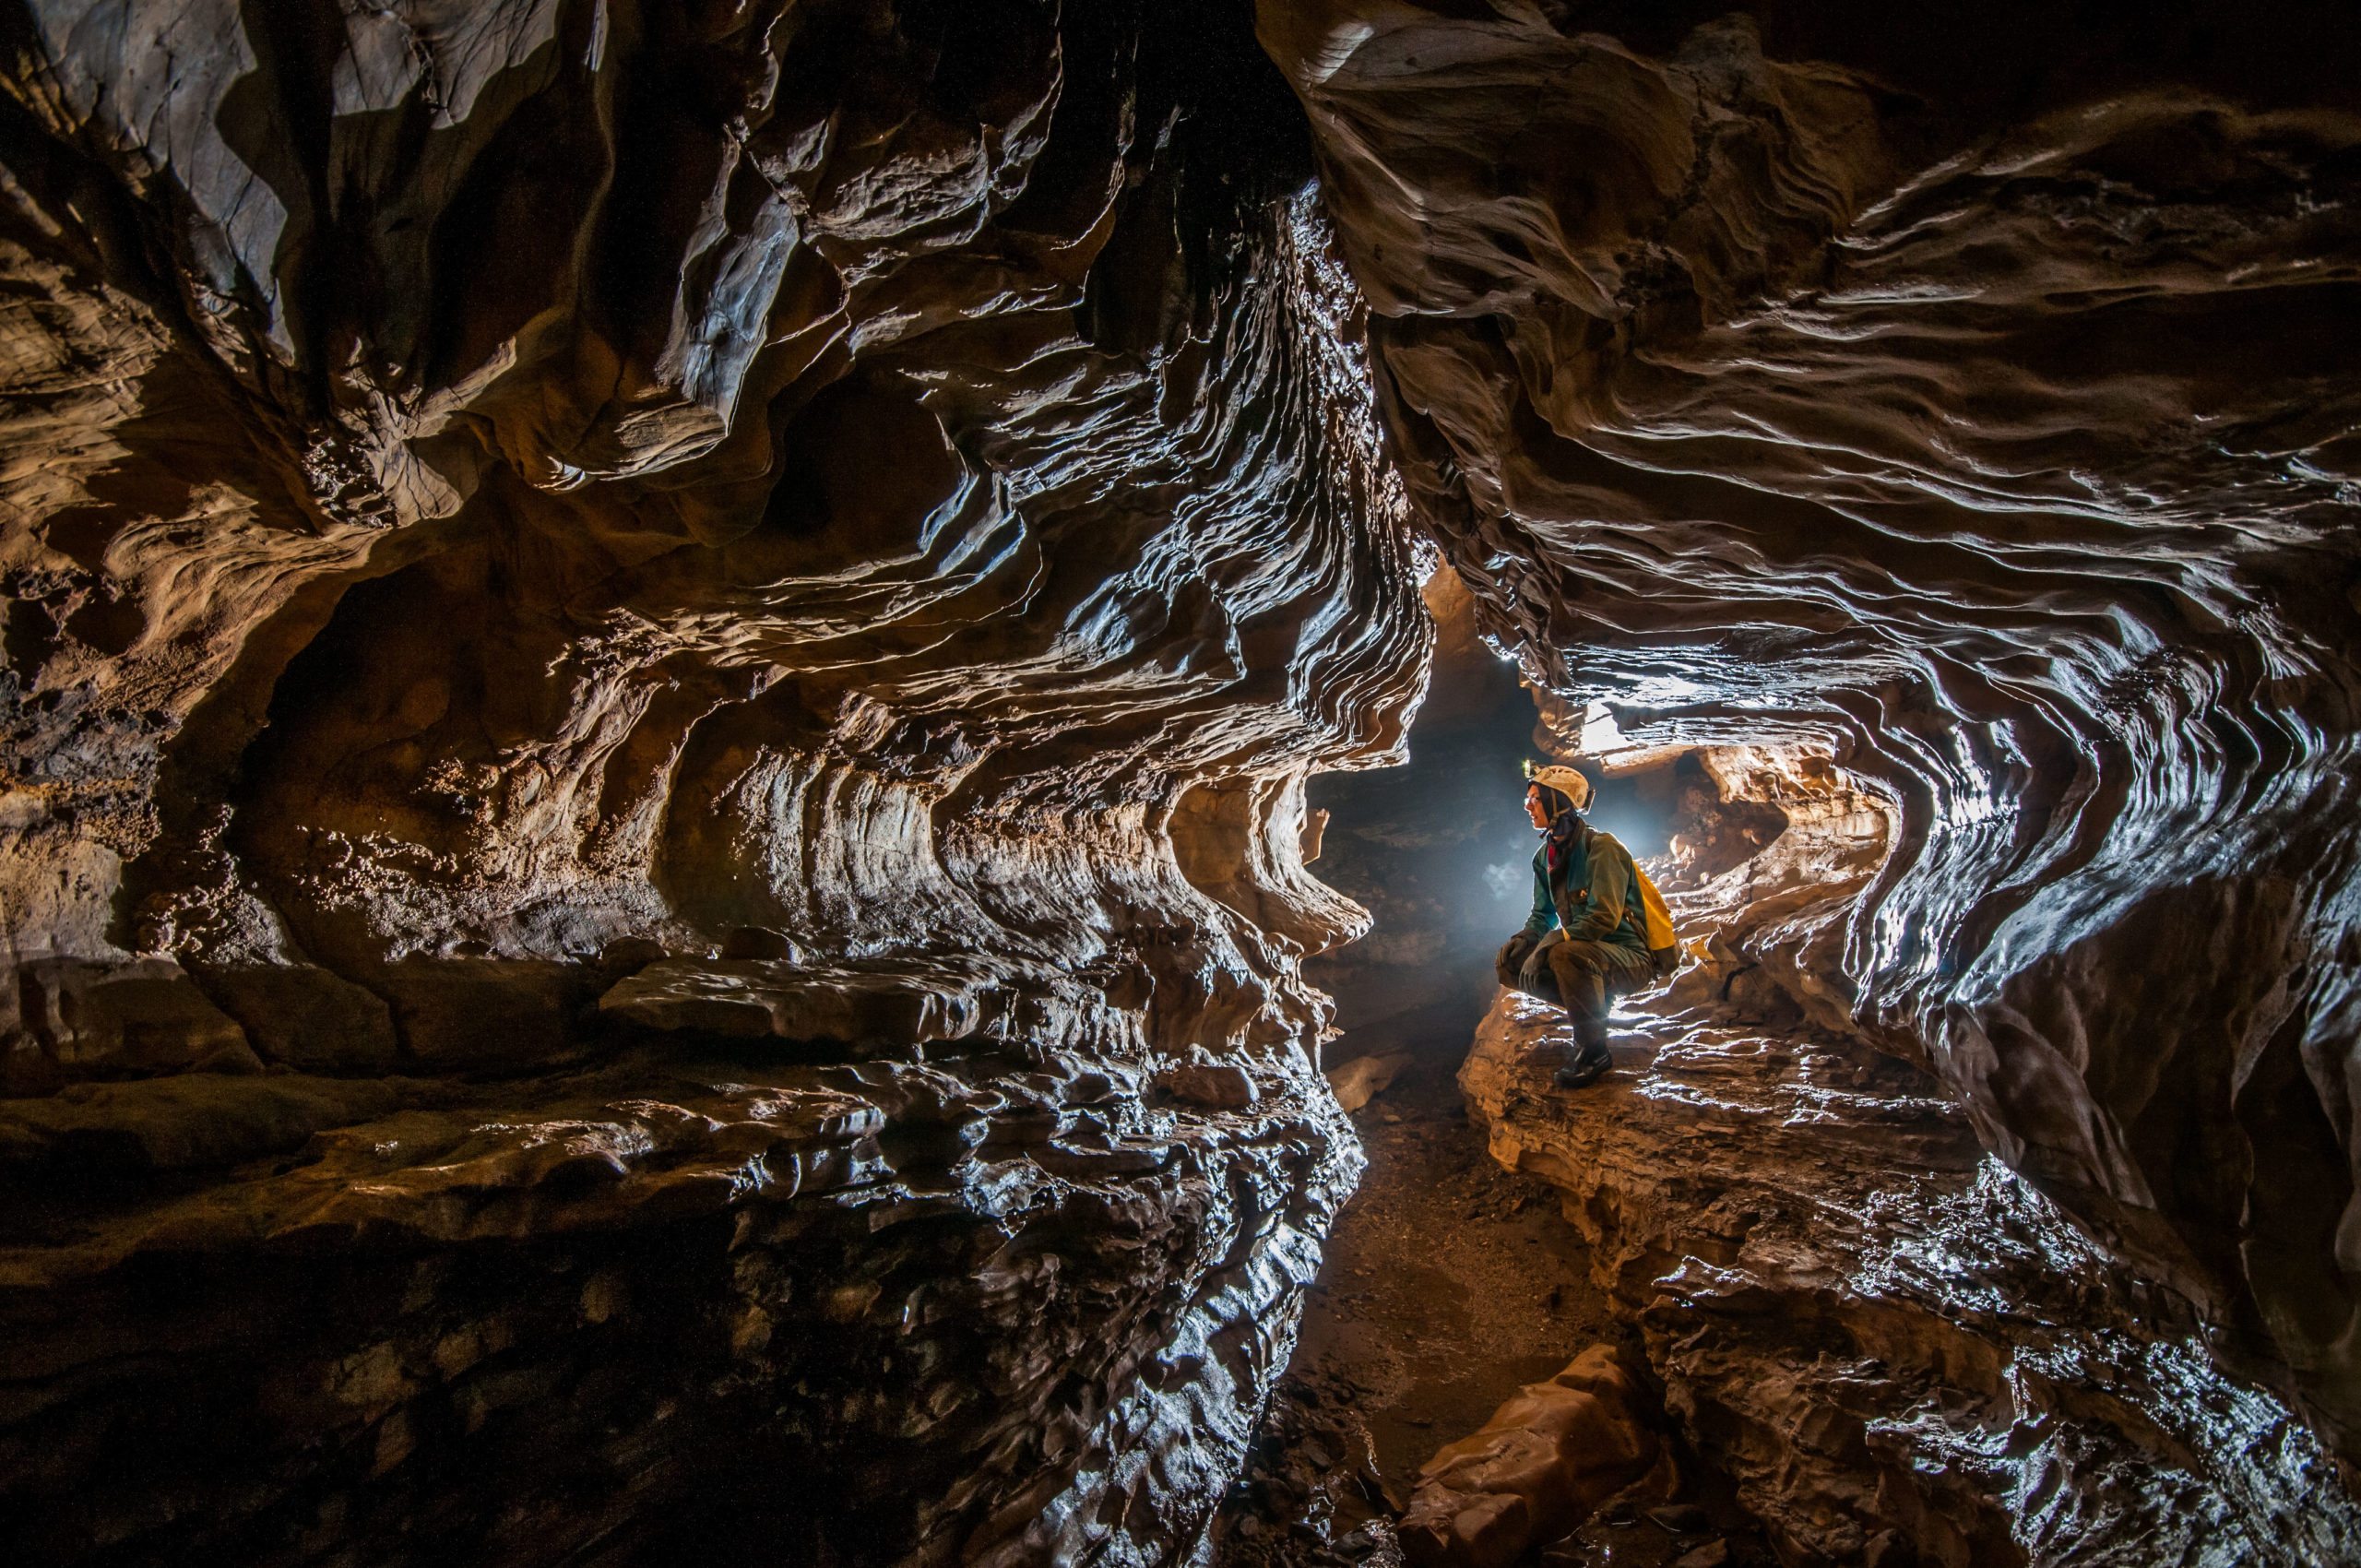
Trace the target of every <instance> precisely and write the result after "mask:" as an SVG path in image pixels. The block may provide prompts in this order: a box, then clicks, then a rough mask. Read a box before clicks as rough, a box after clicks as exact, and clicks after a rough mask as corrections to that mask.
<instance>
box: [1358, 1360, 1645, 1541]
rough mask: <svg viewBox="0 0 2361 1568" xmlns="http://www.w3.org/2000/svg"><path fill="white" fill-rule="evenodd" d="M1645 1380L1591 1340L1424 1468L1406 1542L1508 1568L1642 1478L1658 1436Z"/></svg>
mask: <svg viewBox="0 0 2361 1568" xmlns="http://www.w3.org/2000/svg"><path fill="white" fill-rule="evenodd" d="M1651 1415H1652V1412H1651V1410H1650V1402H1649V1400H1648V1397H1647V1395H1646V1393H1645V1391H1644V1389H1643V1385H1642V1384H1641V1383H1640V1381H1639V1379H1637V1378H1636V1377H1634V1376H1633V1375H1632V1373H1631V1372H1630V1370H1629V1369H1627V1368H1626V1367H1625V1366H1624V1365H1623V1362H1622V1360H1621V1359H1620V1358H1619V1356H1618V1354H1617V1353H1616V1351H1615V1349H1614V1348H1613V1347H1611V1346H1607V1345H1594V1346H1592V1347H1591V1348H1589V1349H1587V1350H1585V1351H1584V1352H1583V1353H1582V1354H1581V1355H1580V1356H1578V1357H1576V1358H1575V1359H1574V1360H1572V1361H1571V1362H1569V1363H1568V1364H1567V1366H1566V1368H1565V1370H1564V1371H1562V1372H1559V1373H1558V1374H1557V1375H1556V1376H1555V1377H1552V1378H1550V1379H1549V1380H1548V1382H1546V1383H1533V1384H1526V1385H1525V1387H1523V1388H1521V1389H1519V1390H1518V1391H1517V1392H1516V1394H1515V1395H1514V1396H1512V1397H1511V1398H1510V1399H1509V1400H1508V1401H1507V1402H1506V1403H1504V1404H1502V1405H1501V1408H1499V1409H1497V1410H1495V1411H1493V1412H1492V1419H1491V1420H1489V1421H1487V1422H1485V1423H1484V1425H1483V1427H1482V1428H1481V1429H1479V1430H1478V1431H1476V1432H1474V1433H1473V1434H1471V1435H1469V1436H1467V1437H1464V1438H1461V1439H1460V1440H1459V1441H1458V1442H1456V1443H1446V1444H1444V1445H1443V1446H1442V1448H1440V1449H1438V1450H1436V1451H1435V1455H1434V1457H1433V1458H1431V1459H1430V1460H1428V1461H1427V1462H1426V1463H1425V1464H1424V1465H1423V1466H1421V1467H1419V1469H1418V1490H1417V1491H1416V1492H1414V1493H1413V1494H1412V1495H1411V1498H1410V1506H1409V1508H1408V1509H1407V1510H1406V1511H1405V1512H1404V1514H1403V1515H1402V1524H1401V1532H1400V1533H1401V1541H1402V1550H1403V1553H1404V1555H1405V1556H1406V1557H1407V1558H1408V1559H1409V1560H1410V1561H1411V1562H1413V1563H1416V1564H1418V1565H1420V1568H1441V1565H1447V1568H1509V1564H1511V1563H1513V1562H1516V1561H1517V1559H1519V1558H1520V1557H1522V1556H1524V1555H1525V1552H1526V1550H1528V1549H1530V1548H1532V1547H1534V1546H1536V1545H1538V1544H1540V1543H1541V1542H1543V1541H1548V1540H1554V1539H1556V1538H1558V1537H1560V1536H1561V1535H1564V1534H1565V1533H1566V1532H1567V1531H1568V1530H1571V1529H1572V1528H1573V1527H1574V1526H1576V1525H1578V1524H1580V1523H1582V1521H1583V1520H1584V1517H1586V1516H1587V1515H1589V1514H1590V1512H1591V1510H1593V1509H1594V1508H1596V1507H1597V1506H1598V1504H1599V1503H1602V1502H1604V1501H1605V1500H1606V1499H1608V1497H1610V1496H1612V1495H1613V1494H1615V1493H1616V1492H1618V1491H1621V1490H1622V1489H1623V1488H1625V1487H1627V1486H1629V1485H1631V1483H1632V1482H1633V1481H1635V1480H1638V1479H1640V1478H1641V1477H1642V1476H1643V1475H1645V1474H1646V1473H1647V1471H1648V1468H1649V1467H1650V1466H1652V1465H1654V1464H1655V1461H1656V1456H1657V1454H1658V1452H1659V1443H1658V1441H1657V1438H1656V1434H1655V1430H1654V1428H1653V1427H1652V1425H1651V1424H1650V1417H1651Z"/></svg>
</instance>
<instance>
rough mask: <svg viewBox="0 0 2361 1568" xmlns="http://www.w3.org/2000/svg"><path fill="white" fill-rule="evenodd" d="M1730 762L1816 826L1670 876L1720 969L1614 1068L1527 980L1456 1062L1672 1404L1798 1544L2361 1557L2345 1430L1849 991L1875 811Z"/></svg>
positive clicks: (1833, 1550) (1754, 759) (2166, 1557)
mask: <svg viewBox="0 0 2361 1568" xmlns="http://www.w3.org/2000/svg"><path fill="white" fill-rule="evenodd" d="M1711 760H1712V763H1713V766H1714V772H1715V773H1716V774H1718V775H1719V776H1721V777H1722V778H1724V779H1726V780H1728V781H1729V782H1730V783H1731V784H1732V785H1734V786H1735V787H1738V788H1742V789H1751V790H1760V791H1762V795H1758V796H1757V797H1756V798H1757V799H1763V798H1765V797H1767V798H1769V799H1772V800H1775V801H1776V802H1778V803H1779V805H1780V806H1781V808H1782V809H1784V810H1786V811H1787V812H1789V813H1791V814H1793V816H1794V818H1795V821H1796V825H1795V826H1792V827H1790V828H1789V829H1788V830H1787V831H1786V833H1784V834H1783V835H1782V836H1781V837H1779V838H1778V839H1777V840H1775V841H1774V843H1773V844H1772V845H1771V846H1770V847H1769V848H1768V849H1766V850H1765V851H1764V853H1762V855H1760V856H1758V857H1756V858H1755V859H1754V860H1753V861H1750V862H1748V863H1747V864H1745V865H1743V866H1740V867H1738V868H1735V869H1733V870H1731V871H1729V872H1727V873H1724V874H1723V875H1722V876H1720V877H1718V878H1714V879H1712V880H1708V881H1704V882H1702V883H1692V884H1691V885H1689V886H1688V887H1687V888H1685V889H1683V890H1681V891H1679V892H1677V893H1676V894H1675V895H1674V900H1673V901H1674V904H1675V907H1676V911H1677V914H1678V917H1679V920H1680V921H1681V924H1682V928H1683V932H1684V934H1685V935H1686V936H1688V937H1689V939H1690V942H1691V948H1692V951H1695V952H1700V953H1702V954H1703V960H1702V961H1701V962H1699V963H1696V964H1694V965H1692V966H1691V968H1687V969H1685V970H1684V971H1683V972H1682V974H1681V975H1680V976H1679V977H1678V978H1677V979H1676V980H1674V981H1673V982H1672V983H1671V984H1670V985H1669V986H1668V987H1667V988H1666V990H1665V991H1664V992H1661V993H1659V994H1658V995H1656V996H1655V997H1653V998H1650V999H1646V1000H1645V1001H1644V1002H1643V1004H1642V1005H1640V1006H1639V1007H1638V1008H1637V1009H1634V1010H1627V1013H1626V1016H1625V1017H1626V1022H1627V1024H1628V1026H1629V1028H1628V1032H1627V1033H1626V1035H1625V1037H1624V1039H1623V1040H1622V1042H1621V1043H1620V1045H1619V1048H1618V1051H1617V1055H1618V1063H1619V1067H1620V1068H1621V1070H1619V1071H1617V1072H1613V1073H1610V1074H1609V1075H1608V1076H1607V1077H1606V1078H1604V1079H1602V1080H1601V1081H1600V1083H1599V1084H1598V1085H1596V1086H1595V1087H1593V1088H1591V1089H1586V1090H1584V1091H1583V1092H1582V1093H1580V1094H1575V1095H1568V1094H1563V1093H1559V1092H1555V1091H1554V1090H1552V1088H1551V1087H1550V1086H1549V1082H1548V1078H1549V1073H1550V1071H1551V1070H1552V1068H1553V1067H1554V1065H1555V1063H1556V1060H1557V1056H1556V1053H1555V1051H1551V1050H1550V1049H1549V1048H1551V1047H1553V1046H1559V1047H1561V1046H1562V1039H1563V1034H1564V1030H1563V1026H1562V1021H1561V1019H1560V1016H1558V1015H1557V1014H1556V1012H1555V1010H1554V1009H1551V1008H1548V1007H1546V1006H1543V1005H1541V1004H1536V1003H1533V1002H1531V1001H1529V1000H1527V999H1525V998H1523V997H1519V996H1516V995H1513V994H1511V993H1507V992H1503V993H1502V994H1501V997H1500V999H1499V1000H1498V1002H1497V1003H1496V1004H1494V1006H1493V1009H1492V1011H1491V1013H1490V1014H1489V1016H1487V1017H1486V1019H1485V1020H1484V1024H1483V1026H1482V1028H1480V1029H1479V1030H1478V1032H1477V1040H1476V1047H1475V1050H1474V1051H1473V1052H1472V1053H1471V1054H1470V1056H1469V1058H1468V1060H1467V1063H1466V1064H1465V1067H1464V1068H1463V1069H1462V1071H1461V1075H1460V1083H1461V1085H1462V1087H1463V1088H1465V1091H1466V1093H1467V1096H1468V1102H1469V1106H1470V1108H1471V1110H1472V1111H1474V1112H1475V1114H1476V1115H1477V1117H1478V1118H1479V1119H1480V1120H1482V1121H1483V1122H1484V1123H1485V1124H1486V1126H1487V1127H1488V1129H1489V1141H1490V1146H1491V1150H1492V1154H1493V1156H1494V1158H1497V1159H1498V1160H1500V1161H1501V1163H1502V1164H1503V1165H1506V1166H1508V1167H1509V1168H1510V1169H1512V1170H1521V1171H1525V1172H1528V1173H1531V1174H1535V1175H1539V1176H1543V1177H1546V1178H1547V1179H1548V1181H1550V1182H1552V1183H1553V1184H1555V1185H1557V1186H1558V1187H1559V1188H1560V1191H1561V1192H1562V1193H1563V1194H1564V1206H1565V1213H1566V1217H1567V1218H1569V1219H1570V1220H1572V1222H1573V1224H1574V1225H1575V1226H1576V1227H1577V1228H1578V1229H1580V1230H1581V1231H1582V1232H1583V1233H1584V1237H1585V1238H1586V1239H1587V1240H1588V1241H1590V1243H1591V1248H1592V1251H1591V1254H1590V1255H1591V1259H1592V1272H1593V1275H1594V1277H1595V1278H1596V1282H1597V1283H1598V1284H1599V1285H1600V1286H1601V1287H1602V1288H1604V1289H1607V1290H1608V1291H1610V1292H1611V1293H1612V1294H1613V1296H1614V1297H1615V1299H1616V1300H1617V1301H1618V1303H1619V1306H1620V1308H1621V1310H1622V1311H1624V1312H1626V1313H1630V1314H1631V1316H1632V1317H1633V1318H1634V1319H1636V1321H1637V1322H1638V1323H1639V1324H1640V1326H1641V1328H1642V1331H1643V1335H1644V1336H1645V1341H1646V1347H1647V1353H1648V1359H1649V1360H1650V1363H1651V1365H1652V1367H1653V1369H1654V1371H1655V1372H1656V1374H1657V1375H1658V1376H1659V1377H1661V1378H1662V1379H1663V1381H1664V1384H1665V1389H1666V1395H1665V1399H1666V1405H1667V1408H1668V1409H1669V1410H1670V1412H1671V1413H1672V1414H1673V1415H1674V1416H1676V1417H1677V1418H1678V1419H1679V1421H1680V1422H1681V1424H1682V1426H1683V1427H1684V1428H1685V1429H1686V1431H1687V1433H1688V1436H1689V1438H1690V1441H1691V1443H1692V1445H1693V1446H1694V1448H1695V1449H1696V1450H1697V1451H1698V1452H1700V1453H1703V1454H1706V1455H1711V1456H1712V1460H1713V1462H1714V1464H1716V1465H1717V1466H1719V1467H1721V1468H1722V1469H1724V1470H1725V1471H1726V1473H1727V1474H1728V1475H1729V1476H1730V1478H1731V1479H1732V1480H1733V1481H1734V1483H1735V1484H1736V1486H1737V1489H1738V1501H1739V1502H1740V1503H1742V1504H1744V1506H1745V1507H1746V1508H1747V1509H1748V1511H1749V1512H1750V1513H1751V1514H1752V1515H1754V1516H1755V1517H1756V1518H1757V1519H1758V1520H1760V1521H1761V1522H1762V1524H1763V1526H1765V1527H1766V1529H1767V1530H1768V1531H1769V1532H1770V1535H1771V1538H1772V1540H1773V1542H1774V1545H1775V1546H1776V1547H1777V1548H1778V1550H1779V1551H1780V1553H1781V1556H1782V1559H1783V1560H1784V1561H1787V1562H1837V1563H1855V1562H1866V1563H1877V1562H1921V1563H1927V1564H1930V1565H1931V1564H1942V1565H1945V1568H1969V1565H1975V1568H1985V1565H1987V1564H1999V1563H2039V1564H2083V1563H2090V1564H2097V1563H2123V1564H2126V1565H2129V1564H2133V1563H2142V1564H2145V1563H2157V1562H2208V1563H2224V1564H2227V1563H2233V1562H2239V1563H2243V1562H2285V1563H2291V1564H2293V1563H2303V1564H2319V1565H2320V1568H2327V1565H2329V1564H2332V1563H2343V1562H2352V1561H2354V1560H2355V1556H2356V1555H2361V1506H2356V1505H2355V1503H2354V1502H2353V1501H2352V1499H2351V1497H2350V1495H2349V1493H2348V1491H2347V1490H2346V1487H2345V1485H2344V1482H2343V1477H2342V1474H2341V1472H2340V1467H2339V1466H2338V1464H2337V1462H2336V1459H2335V1457H2334V1455H2333V1454H2332V1453H2331V1451H2330V1450H2329V1449H2328V1448H2327V1447H2326V1446H2325V1445H2324V1444H2323V1443H2321V1441H2320V1439H2319V1435H2318V1434H2316V1433H2314V1432H2313V1431H2310V1430H2308V1428H2307V1426H2306V1425H2305V1424H2304V1422H2303V1421H2302V1420H2300V1419H2299V1418H2298V1417H2297V1416H2296V1414H2295V1413H2294V1412H2292V1411H2291V1410H2290V1409H2289V1408H2288V1407H2287V1406H2286V1405H2285V1404H2284V1403H2283V1402H2282V1401H2281V1400H2279V1399H2277V1398H2274V1397H2273V1396H2271V1395H2269V1394H2267V1393H2263V1392H2260V1391H2259V1390H2256V1389H2254V1388H2251V1387H2248V1386H2246V1385H2244V1384H2241V1383H2240V1382H2239V1381H2238V1380H2237V1379H2236V1378H2234V1377H2230V1376H2225V1373H2224V1372H2223V1371H2222V1369H2221V1368H2220V1367H2219V1366H2218V1365H2217V1364H2216V1363H2215V1360H2214V1356H2213V1349H2212V1348H2211V1347H2210V1345H2209V1344H2208V1340H2207V1335H2206V1332H2205V1329H2204V1325H2202V1324H2201V1323H2200V1322H2199V1321H2198V1320H2197V1318H2196V1315H2195V1313H2193V1312H2192V1311H2191V1310H2190V1308H2189V1304H2188V1302H2187V1301H2185V1300H2184V1299H2183V1298H2181V1297H2179V1296H2178V1295H2177V1294H2176V1293H2174V1292H2172V1291H2170V1290H2165V1289H2157V1288H2156V1287H2154V1286H2153V1285H2151V1284H2149V1283H2148V1282H2146V1281H2142V1280H2140V1279H2138V1278H2136V1277H2129V1276H2127V1274H2126V1271H2125V1270H2124V1269H2123V1268H2122V1266H2121V1264H2120V1261H2119V1260H2118V1259H2117V1258H2115V1257H2112V1256H2110V1255H2109V1254H2108V1253H2106V1251H2105V1250H2104V1249H2102V1248H2101V1247H2099V1246H2097V1245H2095V1244H2094V1242H2093V1241H2092V1240H2091V1239H2090V1237H2089V1236H2088V1235H2087V1234H2085V1233H2084V1232H2082V1230H2080V1229H2077V1228H2076V1227H2075V1225H2074V1224H2073V1223H2072V1222H2071V1220H2070V1218H2068V1217H2067V1216H2066V1215H2065V1214H2064V1213H2063V1212H2062V1211H2061V1210H2060V1209H2059V1208H2058V1206H2056V1205H2054V1204H2053V1203H2051V1202H2050V1201H2049V1200H2047V1198H2045V1197H2044V1196H2043V1195H2042V1194H2040V1193H2039V1192H2038V1191H2036V1190H2035V1188H2034V1187H2033V1186H2032V1185H2031V1184H2030V1183H2028V1182H2026V1181H2024V1180H2023V1178H2022V1177H2020V1176H2019V1175H2017V1174H2016V1173H2015V1172H2014V1171H2012V1170H2010V1169H2008V1168H2007V1167H2006V1166H2005V1165H2003V1164H2002V1163H2000V1162H1999V1160H1998V1159H1996V1158H1993V1157H1992V1156H1991V1155H1990V1154H1989V1153H1987V1151H1985V1150H1984V1149H1982V1148H1980V1147H1979V1146H1978V1143H1977V1139H1976V1135H1975V1129H1974V1127H1973V1125H1972V1122H1971V1118H1970V1116H1969V1115H1968V1114H1967V1113H1966V1112H1965V1111H1964V1109H1963V1108H1961V1107H1960V1106H1958V1105H1957V1104H1955V1103H1954V1102H1953V1101H1952V1100H1951V1099H1950V1098H1949V1097H1948V1096H1946V1095H1945V1094H1943V1093H1942V1092H1940V1086H1939V1085H1937V1084H1936V1083H1935V1082H1934V1081H1933V1080H1932V1079H1931V1078H1929V1077H1928V1075H1926V1074H1924V1073H1923V1072H1921V1071H1920V1070H1919V1069H1917V1068H1916V1067H1913V1066H1911V1065H1909V1064H1908V1063H1904V1062H1901V1061H1898V1060H1896V1059H1895V1058H1894V1057H1893V1056H1892V1055H1890V1054H1887V1053H1884V1052H1881V1051H1878V1050H1876V1049H1874V1048H1873V1046H1872V1044H1871V1043H1870V1041H1869V1039H1865V1038H1864V1036H1863V1034H1862V1033H1861V1031H1860V1030H1859V1029H1858V1028H1857V1026H1855V1025H1854V1024H1853V1022H1852V1020H1851V1018H1850V1016H1849V1015H1848V1012H1847V1010H1846V1008H1845V1005H1844V1004H1843V1003H1842V1001H1841V999H1838V998H1836V997H1833V996H1832V995H1830V994H1829V992H1828V991H1827V988H1826V986H1825V984H1824V981H1823V979H1822V977H1823V976H1824V975H1825V974H1826V973H1827V972H1828V969H1827V966H1828V965H1829V964H1830V963H1831V962H1832V961H1833V955H1832V954H1831V953H1829V952H1828V951H1827V950H1826V947H1825V946H1824V945H1823V944H1827V943H1829V942H1831V941H1832V940H1833V939H1837V938H1841V934H1842V932H1843V930H1844V926H1845V921H1846V919H1847V917H1848V912H1849V907H1850V906H1851V905H1852V904H1853V903H1854V902H1855V901H1856V900H1857V898H1858V897H1860V896H1861V890H1862V888H1863V886H1864V885H1866V883H1867V882H1868V879H1869V875H1870V874H1871V873H1873V872H1874V870H1875V868H1876V866H1877V864H1878V861H1879V854H1880V849H1881V846H1882V834H1881V833H1880V831H1878V828H1879V827H1880V826H1881V824H1882V819H1881V818H1880V816H1879V815H1878V814H1875V813H1860V812H1857V811H1850V810H1846V809H1845V807H1846V806H1847V804H1848V803H1849V802H1847V801H1846V799H1845V796H1844V794H1843V793H1842V792H1841V791H1834V790H1830V789H1829V788H1828V787H1827V785H1826V782H1825V779H1824V777H1823V773H1822V770H1821V769H1820V768H1817V767H1814V766H1811V761H1812V759H1810V758H1808V757H1800V756H1796V755H1793V754H1788V755H1779V754H1763V753H1753V754H1719V755H1715V756H1714V757H1713V758H1712V759H1711ZM1848 871H1849V872H1850V873H1852V874H1851V875H1850V876H1848V875H1847V874H1846V873H1847V872H1848ZM1667 880H1668V881H1669V880H1670V879H1667ZM1536 1052H1538V1053H1539V1056H1538V1059H1536Z"/></svg>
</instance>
